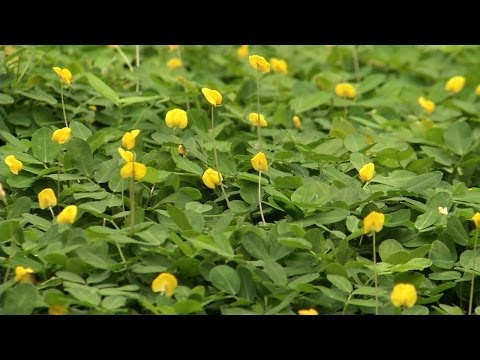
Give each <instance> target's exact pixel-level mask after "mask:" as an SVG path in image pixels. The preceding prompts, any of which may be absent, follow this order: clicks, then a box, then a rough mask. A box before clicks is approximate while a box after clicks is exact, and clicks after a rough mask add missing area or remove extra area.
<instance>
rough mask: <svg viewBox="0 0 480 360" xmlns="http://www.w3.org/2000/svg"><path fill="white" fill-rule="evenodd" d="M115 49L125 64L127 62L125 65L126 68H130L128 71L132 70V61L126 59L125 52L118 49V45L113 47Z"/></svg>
mask: <svg viewBox="0 0 480 360" xmlns="http://www.w3.org/2000/svg"><path fill="white" fill-rule="evenodd" d="M115 49H117V51H118V53H119V54H120V56H121V57H122V59H123V61H125V64H127V66H128V68H129V69H130V71H133V66H132V63H131V62H130V60H128V58H127V55H125V53H124V52H123V50H122V49H120V45H117V46H116V47H115Z"/></svg>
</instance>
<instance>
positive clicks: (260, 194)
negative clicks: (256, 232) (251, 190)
mask: <svg viewBox="0 0 480 360" xmlns="http://www.w3.org/2000/svg"><path fill="white" fill-rule="evenodd" d="M258 208H259V209H260V216H261V217H262V222H263V224H266V222H265V217H264V216H263V208H262V170H260V171H259V172H258Z"/></svg>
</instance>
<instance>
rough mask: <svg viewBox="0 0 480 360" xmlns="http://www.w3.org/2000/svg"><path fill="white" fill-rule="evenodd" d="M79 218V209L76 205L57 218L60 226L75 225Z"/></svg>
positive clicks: (67, 208)
mask: <svg viewBox="0 0 480 360" xmlns="http://www.w3.org/2000/svg"><path fill="white" fill-rule="evenodd" d="M76 217H77V207H76V206H75V205H68V206H67V207H66V208H65V209H63V210H62V212H61V213H60V214H58V216H57V223H59V224H73V223H74V222H75V218H76Z"/></svg>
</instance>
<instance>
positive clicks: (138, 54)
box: [135, 45, 140, 94]
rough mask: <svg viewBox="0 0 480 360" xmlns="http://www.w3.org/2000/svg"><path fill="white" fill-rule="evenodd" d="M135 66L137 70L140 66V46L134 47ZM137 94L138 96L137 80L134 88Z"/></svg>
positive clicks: (138, 85) (138, 82)
mask: <svg viewBox="0 0 480 360" xmlns="http://www.w3.org/2000/svg"><path fill="white" fill-rule="evenodd" d="M135 65H136V67H137V68H138V67H139V66H140V46H139V45H135ZM136 92H137V94H140V80H137V87H136Z"/></svg>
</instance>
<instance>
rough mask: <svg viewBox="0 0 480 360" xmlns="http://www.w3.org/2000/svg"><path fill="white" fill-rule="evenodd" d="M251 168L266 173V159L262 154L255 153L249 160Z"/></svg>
mask: <svg viewBox="0 0 480 360" xmlns="http://www.w3.org/2000/svg"><path fill="white" fill-rule="evenodd" d="M251 163H252V167H253V168H254V169H255V170H257V171H268V163H267V157H266V156H265V154H264V153H263V152H259V153H257V155H255V156H254V157H252V159H251Z"/></svg>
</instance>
